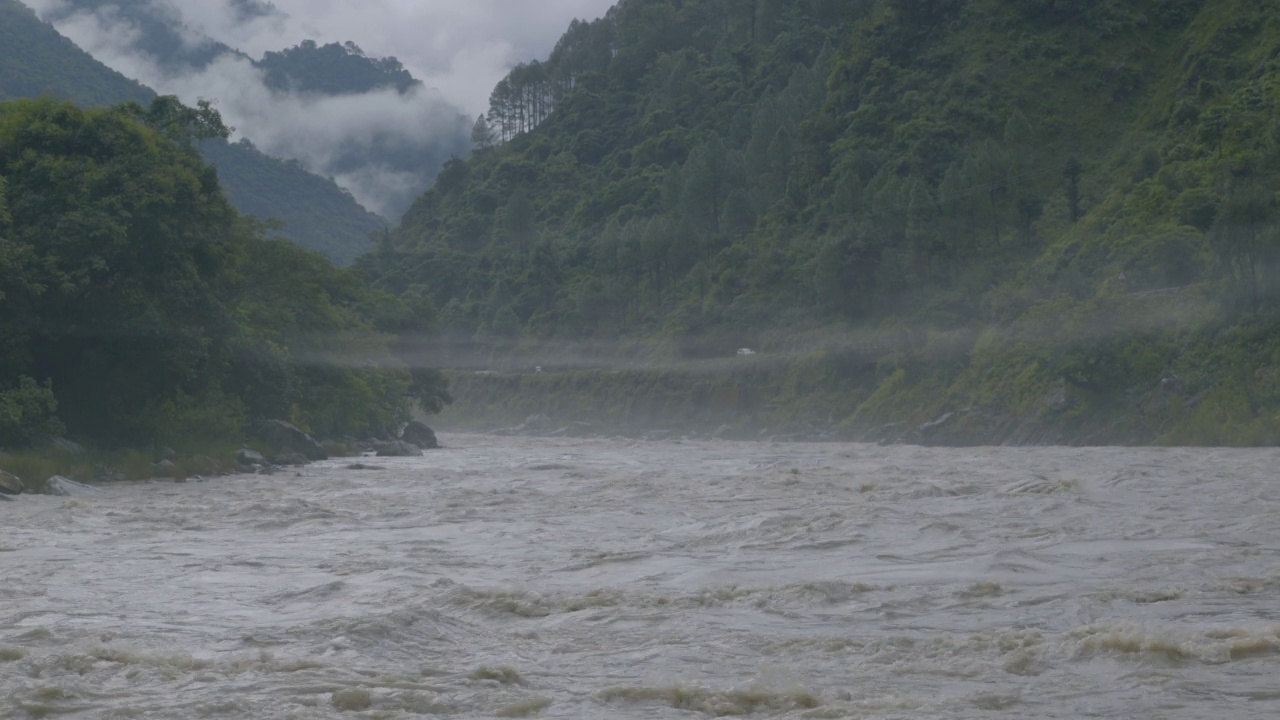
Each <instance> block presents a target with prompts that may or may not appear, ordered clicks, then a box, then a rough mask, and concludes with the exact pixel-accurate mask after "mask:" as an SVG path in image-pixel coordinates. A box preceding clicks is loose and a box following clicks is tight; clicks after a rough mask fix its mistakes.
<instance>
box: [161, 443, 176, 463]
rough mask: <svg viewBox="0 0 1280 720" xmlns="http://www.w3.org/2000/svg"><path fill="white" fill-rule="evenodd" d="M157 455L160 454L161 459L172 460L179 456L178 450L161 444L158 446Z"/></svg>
mask: <svg viewBox="0 0 1280 720" xmlns="http://www.w3.org/2000/svg"><path fill="white" fill-rule="evenodd" d="M156 455H158V456H159V457H160V459H161V460H172V459H174V458H175V457H177V456H178V451H177V450H174V449H173V448H171V447H167V446H165V445H161V446H160V447H158V448H156Z"/></svg>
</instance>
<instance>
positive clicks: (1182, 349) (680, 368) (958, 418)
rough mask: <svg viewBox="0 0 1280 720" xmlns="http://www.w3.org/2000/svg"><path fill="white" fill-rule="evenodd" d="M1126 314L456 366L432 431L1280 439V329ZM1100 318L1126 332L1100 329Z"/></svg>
mask: <svg viewBox="0 0 1280 720" xmlns="http://www.w3.org/2000/svg"><path fill="white" fill-rule="evenodd" d="M1118 302H1122V303H1123V304H1122V305H1118V306H1117V307H1111V308H1106V312H1103V311H1102V310H1097V311H1096V312H1093V313H1091V314H1089V315H1087V316H1085V317H1084V318H1083V319H1078V320H1077V321H1076V322H1075V323H1074V324H1073V323H1071V322H1068V320H1067V319H1063V318H1059V321H1058V322H1055V323H1052V327H1050V326H1049V325H1046V324H1045V323H1043V322H1041V323H1034V324H1029V325H1014V326H1009V327H1002V328H998V329H981V330H957V331H954V332H946V333H942V332H924V333H917V334H915V335H912V334H910V333H906V332H904V333H901V334H900V335H899V336H898V337H897V338H896V339H895V340H893V341H892V342H885V341H879V342H877V343H875V344H863V345H856V344H853V345H841V344H839V343H838V342H833V343H831V344H830V345H829V346H828V347H823V348H821V349H817V350H803V349H794V348H790V347H788V346H787V343H786V342H777V343H775V344H774V346H773V347H769V346H765V347H761V348H759V349H758V351H755V350H753V351H751V353H750V354H741V355H731V354H729V353H726V355H728V356H726V357H720V358H710V359H676V360H670V359H667V360H661V359H659V360H653V361H644V362H629V363H627V364H621V363H620V364H619V365H617V366H615V367H609V366H608V365H605V364H603V363H602V364H601V365H600V366H599V367H595V368H589V369H564V370H558V369H556V368H554V367H546V368H538V369H536V370H535V368H532V367H530V368H528V369H527V370H525V371H503V372H492V371H459V370H455V371H451V372H448V373H447V377H448V380H449V383H450V391H451V393H452V394H453V396H454V399H455V402H454V404H453V405H451V406H450V407H448V408H446V409H445V411H444V412H443V413H442V414H441V415H440V417H439V420H438V423H439V425H440V426H441V427H442V428H445V429H446V430H449V431H466V432H500V433H517V434H519V433H524V434H543V435H545V434H561V435H581V436H609V435H622V436H629V437H646V436H648V437H681V436H689V437H710V436H714V437H722V438H731V439H784V440H823V441H831V440H843V441H860V442H882V443H890V444H893V443H905V444H923V445H941V446H975V445H1076V446H1083V445H1126V446H1132V445H1190V446H1265V445H1275V444H1280V324H1277V323H1274V322H1261V321H1260V322H1254V323H1250V324H1247V325H1239V326H1226V325H1221V324H1215V323H1210V322H1200V323H1183V324H1177V325H1176V326H1174V327H1161V326H1159V325H1157V324H1156V321H1155V320H1151V319H1149V318H1148V316H1147V315H1145V314H1144V313H1157V312H1159V313H1162V315H1161V316H1162V317H1166V318H1167V317H1168V316H1170V315H1171V312H1172V311H1171V310H1170V309H1169V306H1170V305H1171V304H1173V303H1172V301H1171V300H1169V299H1168V298H1164V299H1162V302H1163V303H1164V305H1165V307H1163V308H1161V309H1157V308H1154V307H1152V305H1153V303H1154V302H1155V301H1154V300H1151V299H1148V298H1142V299H1137V300H1135V299H1133V298H1124V299H1123V300H1122V301H1118ZM1192 307H1193V308H1197V307H1198V306H1196V305H1194V304H1192ZM1198 311H1199V310H1186V311H1185V313H1184V314H1185V315H1192V314H1193V313H1194V312H1198ZM1108 313H1109V314H1108ZM1173 315H1174V316H1175V317H1177V318H1181V317H1182V315H1177V314H1176V313H1174V314H1173ZM1103 316H1105V317H1111V316H1117V317H1122V318H1124V320H1123V322H1121V321H1119V320H1113V321H1112V323H1113V325H1118V328H1116V327H1113V328H1111V329H1109V330H1108V329H1106V328H1103V327H1102V326H1101V325H1100V323H1101V322H1103V321H1102V320H1100V319H1099V318H1100V317H1103ZM1179 322H1180V323H1181V320H1179Z"/></svg>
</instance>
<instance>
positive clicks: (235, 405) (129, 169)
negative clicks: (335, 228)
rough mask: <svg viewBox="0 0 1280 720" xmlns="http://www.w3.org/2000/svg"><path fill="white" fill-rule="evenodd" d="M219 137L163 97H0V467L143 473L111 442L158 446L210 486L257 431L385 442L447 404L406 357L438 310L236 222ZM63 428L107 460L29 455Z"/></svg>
mask: <svg viewBox="0 0 1280 720" xmlns="http://www.w3.org/2000/svg"><path fill="white" fill-rule="evenodd" d="M226 134H227V129H226V127H225V126H224V125H223V124H222V122H221V118H220V117H219V115H218V113H217V111H216V110H213V109H212V108H211V107H209V106H208V105H207V104H203V103H202V104H201V105H200V106H199V107H197V108H189V107H185V106H183V105H182V104H180V103H179V102H178V101H177V100H176V99H175V98H172V97H159V98H156V99H155V100H153V101H152V102H151V104H150V105H149V106H146V107H144V106H143V105H141V104H139V103H137V102H129V103H125V104H122V105H117V106H114V107H110V108H103V109H93V110H85V109H81V108H78V107H76V106H74V105H72V104H69V103H63V102H59V101H55V100H52V99H48V98H45V99H39V100H17V101H11V102H7V103H0V448H3V451H0V467H3V468H5V469H6V470H9V471H10V472H14V473H18V474H19V475H20V476H22V472H24V471H25V472H27V476H25V477H24V479H25V480H26V481H27V482H32V481H37V482H38V481H43V479H44V477H46V476H47V473H50V472H53V471H55V468H57V469H58V470H60V471H62V472H64V473H65V474H72V473H73V472H74V473H76V474H78V475H80V476H81V479H92V475H89V473H90V470H91V469H93V468H92V466H93V465H94V464H102V463H111V464H113V465H114V466H115V471H116V472H118V473H120V474H123V475H124V476H126V477H129V476H135V477H136V476H138V475H145V476H150V473H152V472H154V469H153V468H152V467H151V464H150V463H151V461H152V460H154V459H155V458H153V457H151V456H150V454H149V453H148V452H144V451H129V450H116V449H113V448H130V447H132V448H148V447H162V446H168V447H171V448H175V449H177V450H178V451H180V452H182V453H183V455H181V456H180V458H179V461H178V463H177V464H178V467H177V468H175V470H174V472H176V473H179V474H181V473H186V472H191V471H193V470H194V467H191V468H188V467H185V466H184V463H186V464H191V463H195V464H204V465H207V466H209V467H206V468H205V469H204V470H202V471H201V472H206V473H207V472H210V471H211V470H213V469H216V467H217V466H218V465H219V464H225V463H227V462H229V461H230V458H233V457H234V454H235V449H236V448H238V447H240V443H242V442H243V440H244V432H245V429H246V427H247V426H248V424H249V423H250V422H251V421H253V420H254V419H265V418H283V419H287V420H290V421H291V422H293V423H294V424H296V425H298V426H299V427H301V428H302V429H304V430H307V431H309V432H312V433H315V434H316V435H317V436H320V437H326V438H341V437H346V436H350V437H355V438H365V437H370V436H388V435H394V434H395V433H396V431H397V430H398V429H399V426H400V425H401V423H403V422H405V421H406V420H407V419H408V418H409V413H410V409H411V408H410V406H411V403H413V402H417V403H419V404H420V405H421V406H422V407H423V408H424V409H426V410H427V411H433V410H438V409H439V408H440V407H441V405H442V404H443V403H445V402H448V401H449V395H448V393H447V391H446V389H445V385H444V381H443V379H442V377H441V375H440V374H439V373H437V372H434V371H431V370H422V369H410V368H409V367H407V366H406V365H405V364H404V363H403V362H401V359H400V358H399V357H398V356H397V347H398V341H397V336H398V335H399V334H401V333H409V334H413V335H415V336H421V335H423V334H425V333H428V332H429V331H430V329H431V324H432V322H433V314H432V311H431V308H430V307H429V306H427V305H424V304H422V303H418V304H416V305H415V304H413V303H411V302H408V301H406V300H404V299H400V298H397V297H394V296H392V295H390V294H388V293H385V292H382V291H380V290H376V289H371V288H369V287H367V286H366V285H365V283H364V282H363V279H362V276H361V274H360V273H359V272H358V271H355V270H349V269H340V268H337V267H334V266H333V265H332V264H331V263H330V262H329V261H328V260H326V259H325V258H324V257H323V256H321V255H319V254H318V253H316V252H313V251H310V250H305V249H303V248H300V247H297V246H295V245H293V244H292V243H289V242H286V241H284V240H281V239H276V238H273V237H270V236H269V234H268V232H267V229H266V227H265V226H264V224H263V223H261V222H260V221H257V220H255V219H253V218H250V217H245V216H241V215H240V214H239V213H237V212H236V210H235V209H234V208H233V207H232V206H231V204H230V202H229V201H228V199H227V197H226V195H225V194H224V193H223V191H222V189H221V187H220V186H219V184H218V177H217V174H216V172H215V171H214V170H213V168H211V167H210V166H208V165H206V164H205V163H204V162H203V161H202V160H201V159H200V156H199V155H198V154H197V151H196V149H195V147H196V143H198V142H200V141H202V140H207V139H210V138H218V137H225V136H226ZM64 433H66V434H69V435H70V436H71V437H74V438H77V439H83V440H86V441H91V443H92V444H93V445H94V446H96V447H99V448H102V450H101V451H100V452H99V453H98V454H96V455H95V454H90V455H81V454H80V453H79V452H78V451H75V452H68V451H65V448H66V447H67V444H66V443H63V444H62V447H63V448H64V449H63V450H59V449H57V448H56V447H55V448H54V449H51V450H48V451H44V450H36V451H34V452H33V453H32V452H28V453H26V454H23V453H22V449H23V448H30V447H39V446H41V445H42V444H43V443H45V442H46V441H47V440H48V439H50V438H57V437H58V436H61V435H63V434H64ZM15 451H16V452H17V454H15ZM198 455H204V456H205V457H204V458H199V457H198ZM193 457H194V458H196V459H195V460H192V461H191V462H188V461H187V459H189V458H193ZM184 458H187V459H184ZM33 472H35V473H39V474H36V475H32V474H31V473H33ZM85 475H89V477H88V478H85V477H84V476H85Z"/></svg>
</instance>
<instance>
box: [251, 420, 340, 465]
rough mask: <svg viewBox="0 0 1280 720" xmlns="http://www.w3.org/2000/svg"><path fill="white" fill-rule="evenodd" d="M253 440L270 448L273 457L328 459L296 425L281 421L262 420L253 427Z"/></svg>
mask: <svg viewBox="0 0 1280 720" xmlns="http://www.w3.org/2000/svg"><path fill="white" fill-rule="evenodd" d="M252 430H253V439H254V440H257V441H259V442H261V443H262V444H263V445H266V446H267V447H269V448H271V452H272V454H273V455H292V454H294V453H297V454H300V455H303V456H305V457H306V458H307V459H308V460H324V459H327V458H328V457H329V454H328V453H326V452H325V450H324V448H323V447H322V446H321V445H320V443H318V442H316V441H315V439H314V438H312V437H311V436H310V435H308V434H306V433H304V432H302V430H300V429H299V428H298V427H297V426H296V425H292V424H290V423H287V422H285V421H283V420H262V421H259V422H258V423H257V424H256V425H254V427H253V429H252Z"/></svg>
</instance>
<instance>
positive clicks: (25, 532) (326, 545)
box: [0, 435, 1280, 720]
mask: <svg viewBox="0 0 1280 720" xmlns="http://www.w3.org/2000/svg"><path fill="white" fill-rule="evenodd" d="M442 441H443V442H444V443H445V444H446V445H447V446H448V447H447V448H446V449H443V450H440V451H436V452H431V453H429V454H428V455H427V456H426V457H423V458H408V459H377V460H373V459H365V460H364V462H367V463H376V464H377V465H378V466H380V467H381V468H382V469H365V470H352V469H348V468H347V466H348V465H349V464H350V463H351V462H352V461H351V460H332V461H328V462H322V463H317V464H315V465H312V466H310V467H307V468H304V469H302V470H301V471H300V472H299V473H297V474H295V472H293V471H290V472H287V473H281V474H277V475H274V476H236V477H227V478H217V479H213V480H210V481H208V482H191V483H186V484H173V483H163V484H162V483H154V484H145V483H144V484H133V485H115V486H110V487H107V488H105V490H104V492H103V493H102V494H101V495H98V496H95V497H92V498H72V499H67V498H56V497H43V496H39V497H28V496H24V497H21V498H18V499H17V501H16V502H10V503H0V717H5V718H10V717H12V718H25V717H44V716H46V715H57V716H58V717H70V718H81V717H83V718H198V717H218V718H254V719H257V718H326V717H342V718H356V717H362V718H414V717H423V716H432V715H440V716H446V717H457V718H487V717H523V716H529V717H534V716H538V717H546V718H699V717H711V716H715V715H748V714H749V715H751V716H753V717H786V718H845V717H848V718H1032V717H1034V718H1086V717H1107V718H1117V717H1123V718H1188V719H1190V718H1194V719H1196V720H1200V719H1202V718H1207V717H1212V718H1275V717H1280V478H1277V472H1278V471H1280V451H1277V450H1271V449H1267V450H1212V449H1210V450H1206V449H1132V448H1104V449H1095V448H1023V449H1020V448H982V449H941V448H917V447H905V446H900V447H877V446H868V445H853V444H822V445H809V444H765V443H761V444H751V443H730V442H701V441H699V442H692V441H690V442H672V441H664V442H634V441H625V440H575V439H556V440H548V439H533V438H505V437H504V438H494V437H483V436H464V435H454V436H449V435H446V436H443V437H442Z"/></svg>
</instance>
